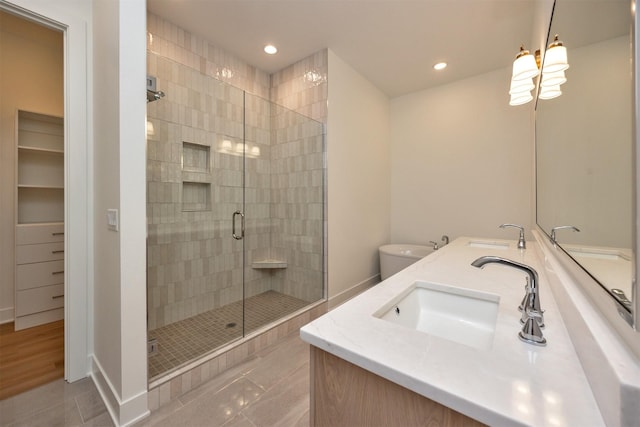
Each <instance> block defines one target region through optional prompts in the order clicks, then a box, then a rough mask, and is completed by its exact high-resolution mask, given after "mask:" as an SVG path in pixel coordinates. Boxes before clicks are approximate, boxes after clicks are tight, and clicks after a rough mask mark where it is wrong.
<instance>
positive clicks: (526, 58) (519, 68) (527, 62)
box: [511, 49, 538, 80]
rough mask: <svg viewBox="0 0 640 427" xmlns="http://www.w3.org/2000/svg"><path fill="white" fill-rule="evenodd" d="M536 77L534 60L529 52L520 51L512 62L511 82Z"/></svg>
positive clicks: (536, 71)
mask: <svg viewBox="0 0 640 427" xmlns="http://www.w3.org/2000/svg"><path fill="white" fill-rule="evenodd" d="M537 75H538V64H536V58H535V57H534V56H533V55H531V54H530V53H529V51H527V50H524V49H522V50H521V51H520V54H519V55H518V56H517V57H516V60H515V61H513V72H512V74H511V80H524V79H530V78H533V77H535V76H537Z"/></svg>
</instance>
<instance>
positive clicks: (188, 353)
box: [149, 291, 309, 380]
mask: <svg viewBox="0 0 640 427" xmlns="http://www.w3.org/2000/svg"><path fill="white" fill-rule="evenodd" d="M307 305H309V302H307V301H303V300H300V299H297V298H294V297H292V296H289V295H285V294H281V293H279V292H275V291H267V292H264V293H262V294H259V295H256V296H253V297H250V298H247V300H246V301H245V313H246V315H245V328H246V333H249V332H251V331H254V330H256V329H259V328H260V327H262V326H265V325H268V324H269V323H272V322H274V321H275V320H277V319H279V318H281V317H283V316H286V315H288V314H291V313H293V312H295V311H298V310H299V309H301V308H303V307H306V306H307ZM241 337H242V301H238V302H235V303H232V304H229V305H226V306H224V307H221V308H218V309H216V310H211V311H208V312H206V313H202V314H199V315H197V316H193V317H190V318H188V319H184V320H181V321H179V322H175V323H172V324H170V325H166V326H163V327H161V328H158V329H155V330H152V331H149V340H152V339H155V340H156V341H157V343H158V352H157V353H155V354H152V355H150V356H149V379H150V380H153V379H155V378H157V377H159V376H162V375H164V374H166V373H168V372H170V371H172V370H174V369H177V368H179V367H180V366H182V365H184V364H185V363H188V362H190V361H191V360H194V359H196V358H198V357H200V356H202V355H204V354H207V353H208V352H210V351H213V350H215V349H217V348H219V347H221V346H223V345H225V344H227V343H229V342H231V341H234V340H236V339H239V338H241Z"/></svg>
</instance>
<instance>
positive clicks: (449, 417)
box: [310, 346, 485, 427]
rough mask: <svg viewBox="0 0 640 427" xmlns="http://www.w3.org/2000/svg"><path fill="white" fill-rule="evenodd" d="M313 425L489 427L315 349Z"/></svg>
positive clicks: (312, 352) (312, 376)
mask: <svg viewBox="0 0 640 427" xmlns="http://www.w3.org/2000/svg"><path fill="white" fill-rule="evenodd" d="M310 405H311V408H310V417H311V426H314V427H324V426H332V427H338V426H345V427H347V426H348V427H353V426H441V427H454V426H455V427H479V426H484V425H485V424H482V423H480V422H479V421H476V420H474V419H472V418H469V417H467V416H466V415H463V414H461V413H459V412H456V411H454V410H452V409H450V408H447V407H446V406H443V405H441V404H439V403H437V402H434V401H433V400H430V399H427V398H426V397H424V396H421V395H419V394H417V393H415V392H413V391H411V390H409V389H406V388H404V387H402V386H400V385H398V384H395V383H393V382H391V381H389V380H387V379H385V378H382V377H380V376H378V375H376V374H373V373H371V372H369V371H367V370H365V369H362V368H360V367H359V366H356V365H354V364H352V363H349V362H347V361H346V360H344V359H341V358H339V357H336V356H334V355H332V354H330V353H327V352H326V351H324V350H321V349H319V348H317V347H314V346H311V399H310Z"/></svg>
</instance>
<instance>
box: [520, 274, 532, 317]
mask: <svg viewBox="0 0 640 427" xmlns="http://www.w3.org/2000/svg"><path fill="white" fill-rule="evenodd" d="M525 280H526V282H525V284H524V297H523V298H522V301H521V302H520V305H519V306H518V311H524V307H525V306H526V305H527V301H529V295H531V284H530V283H529V276H527V277H525Z"/></svg>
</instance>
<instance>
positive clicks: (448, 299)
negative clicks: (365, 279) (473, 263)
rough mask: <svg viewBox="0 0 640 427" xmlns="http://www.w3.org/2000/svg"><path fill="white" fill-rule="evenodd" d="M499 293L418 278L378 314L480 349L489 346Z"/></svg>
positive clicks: (383, 317)
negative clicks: (418, 279)
mask: <svg viewBox="0 0 640 427" xmlns="http://www.w3.org/2000/svg"><path fill="white" fill-rule="evenodd" d="M499 302H500V297H499V296H498V295H495V294H489V293H485V292H478V291H474V290H471V289H464V288H456V287H452V286H446V285H440V284H436V283H430V282H422V281H418V282H415V283H414V284H413V285H412V286H410V287H409V288H408V289H407V290H406V291H405V292H403V293H402V294H401V295H399V296H398V297H396V298H394V299H393V300H392V301H390V302H389V303H387V304H385V305H384V306H383V307H382V308H381V309H380V310H378V311H377V312H376V313H374V316H375V317H378V318H380V319H382V320H386V321H389V322H393V323H396V324H398V325H402V326H405V327H408V328H411V329H415V330H418V331H421V332H425V333H428V334H431V335H435V336H438V337H440V338H444V339H448V340H450V341H455V342H457V343H461V344H465V345H468V346H471V347H475V348H479V349H490V348H491V345H492V342H493V334H494V332H495V327H496V318H497V316H498V304H499Z"/></svg>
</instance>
